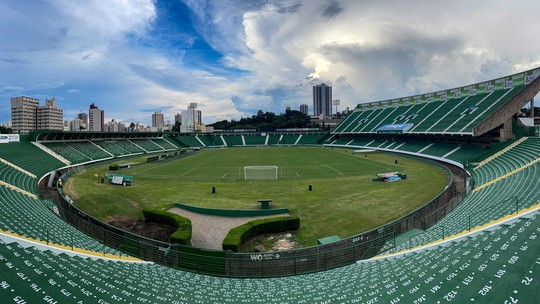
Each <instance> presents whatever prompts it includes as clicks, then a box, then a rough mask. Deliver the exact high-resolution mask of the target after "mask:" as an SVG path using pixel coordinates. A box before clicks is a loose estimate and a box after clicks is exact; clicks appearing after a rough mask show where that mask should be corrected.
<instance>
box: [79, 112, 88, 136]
mask: <svg viewBox="0 0 540 304" xmlns="http://www.w3.org/2000/svg"><path fill="white" fill-rule="evenodd" d="M77 119H80V120H81V125H80V126H79V128H80V129H79V130H77V131H82V130H88V114H87V113H84V112H81V113H79V114H77Z"/></svg>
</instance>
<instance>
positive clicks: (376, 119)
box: [0, 69, 540, 303]
mask: <svg viewBox="0 0 540 304" xmlns="http://www.w3.org/2000/svg"><path fill="white" fill-rule="evenodd" d="M539 75H540V69H533V70H528V71H524V72H522V73H518V74H514V75H509V76H505V77H501V78H498V79H493V80H487V81H485V82H482V83H477V84H469V85H466V86H463V87H459V88H453V89H448V90H443V91H439V92H431V93H426V94H421V95H416V96H407V97H402V98H395V99H391V100H384V101H379V102H374V103H369V104H361V105H359V106H358V107H357V108H356V109H355V110H354V111H353V112H351V114H349V115H348V116H347V117H346V118H345V119H344V121H343V122H342V123H341V124H339V125H338V126H337V127H336V128H335V129H334V130H333V131H332V132H331V133H329V134H328V133H320V134H319V133H317V132H316V133H306V132H301V131H300V132H289V133H282V134H279V133H275V134H274V133H272V134H270V133H268V134H266V133H265V134H261V133H258V134H253V133H250V134H233V135H230V134H217V135H216V134H192V135H185V134H180V135H179V134H166V133H161V132H146V133H145V132H138V133H107V132H99V133H91V132H84V133H76V132H72V133H69V132H53V131H38V132H35V133H32V134H30V135H29V136H18V135H9V136H3V137H2V142H3V143H2V144H1V146H0V158H1V159H0V160H1V164H0V190H1V191H2V195H1V197H0V203H1V206H2V208H1V210H0V212H1V214H0V230H1V233H0V240H1V242H0V260H1V261H2V263H1V264H0V269H1V271H0V273H2V275H1V277H0V281H1V282H0V287H1V288H0V296H1V297H2V299H9V300H11V301H13V302H16V303H38V302H48V303H153V302H158V303H379V302H381V303H442V302H455V303H463V302H473V301H475V302H480V303H495V302H504V303H535V302H538V300H539V295H538V288H539V287H540V272H539V265H540V252H539V250H538V248H540V240H539V238H538V234H539V233H540V225H539V223H540V218H539V213H538V212H539V207H540V205H539V203H540V193H539V192H538V189H540V184H539V183H540V163H539V161H540V139H539V138H538V135H539V134H540V132H539V130H538V128H537V127H536V128H535V127H530V126H525V125H523V123H522V120H521V119H520V118H519V117H518V116H517V113H518V112H519V111H520V110H521V108H522V107H523V106H524V105H527V104H528V103H529V102H531V101H532V100H533V98H534V96H535V95H536V94H537V93H538V92H539V91H540V77H538V76H539ZM302 145H309V146H317V147H316V148H315V149H326V151H328V150H330V151H332V149H333V150H337V151H343V150H347V151H348V152H347V155H349V154H350V152H351V151H364V152H358V153H359V154H360V155H362V153H368V152H365V151H367V150H370V151H380V152H381V153H382V152H384V153H383V154H384V155H386V154H388V155H397V156H399V155H406V156H407V157H409V158H411V157H412V158H413V159H425V160H429V161H430V162H433V163H437V164H444V166H445V167H446V168H447V169H448V172H449V174H450V175H452V174H453V175H454V176H455V177H458V178H456V180H461V181H462V183H461V186H460V185H458V184H456V183H451V184H449V185H447V186H445V187H444V190H443V191H442V192H440V193H439V194H438V195H437V196H436V197H435V198H434V199H432V200H430V201H429V202H428V203H425V204H424V205H422V206H421V207H419V208H416V209H414V210H412V211H410V212H409V213H407V214H406V215H403V216H401V217H400V218H398V219H395V220H392V221H389V222H387V223H384V224H382V225H380V226H378V227H377V228H374V229H370V230H368V231H358V233H357V234H355V235H353V236H350V237H345V238H343V239H339V240H335V241H333V242H329V243H326V244H321V245H315V246H307V247H304V248H298V249H294V250H285V251H279V252H275V251H272V252H261V253H257V254H254V253H236V252H232V251H224V250H208V249H204V248H197V247H193V246H189V245H181V244H177V243H174V244H170V243H164V242H160V241H156V240H152V239H148V238H144V237H140V236H137V235H133V234H131V233H128V232H126V231H122V230H120V229H118V228H115V227H112V226H110V225H107V224H105V223H104V222H102V221H100V220H98V219H97V218H95V217H93V216H92V215H91V214H88V213H86V212H84V211H82V210H81V209H79V208H77V207H76V206H75V205H76V204H74V201H73V200H75V201H76V199H72V198H70V197H69V196H67V195H66V194H65V193H64V192H63V190H62V187H60V186H59V187H57V185H58V184H62V183H64V182H66V181H68V182H69V177H70V176H73V177H74V178H77V174H80V173H81V171H84V170H88V171H90V170H91V168H92V167H93V166H99V165H101V164H106V165H108V164H109V163H111V161H116V162H118V160H121V162H122V163H124V164H126V163H129V160H130V159H131V158H132V157H141V156H143V157H144V158H145V159H146V160H147V161H150V162H154V161H156V162H160V164H162V165H163V166H164V167H166V166H167V165H168V164H169V163H168V161H169V160H168V159H173V160H174V159H175V158H181V157H185V155H187V154H189V153H195V154H196V153H200V152H197V150H202V152H205V151H206V150H216V151H217V152H219V150H221V149H223V150H224V151H225V150H232V151H242V149H253V147H252V148H246V147H243V146H255V147H267V146H269V147H270V149H274V148H275V149H278V148H280V147H273V146H285V147H290V146H302ZM282 148H284V147H282ZM255 149H256V148H255ZM310 149H311V148H309V149H303V150H302V153H306V154H309V153H310V151H314V150H310ZM188 150H189V151H191V150H196V151H195V152H185V151H188ZM261 151H265V150H264V149H261ZM366 155H367V154H366ZM366 157H368V156H366ZM360 158H361V157H360ZM350 161H351V162H353V161H355V160H354V159H351V160H350ZM396 162H397V161H396ZM171 164H172V163H171ZM249 165H251V164H249ZM254 165H256V166H259V165H272V164H254ZM351 166H352V165H351ZM389 169H392V168H389ZM121 170H124V169H121ZM121 170H120V171H119V172H123V171H121ZM163 170H165V169H163ZM283 170H285V169H283ZM336 170H339V169H336ZM381 170H382V169H381ZM202 171H205V170H202ZM234 172H236V174H237V175H236V176H235V179H237V180H241V181H240V182H245V181H242V179H243V178H246V176H247V173H244V174H242V172H241V171H240V172H238V171H234ZM270 172H271V173H270V174H269V175H270V177H271V179H276V178H277V179H278V180H279V179H280V176H279V174H281V178H285V179H286V177H287V171H285V172H281V173H279V171H278V170H277V169H275V168H272V170H271V171H270ZM290 172H296V174H298V171H290ZM222 173H223V172H220V173H219V174H220V175H221V174H222ZM377 173H384V172H380V170H379V171H377V169H373V170H372V172H371V174H372V175H375V174H377ZM407 173H409V172H407ZM228 174H232V173H231V172H229V171H226V172H224V173H223V175H225V176H226V175H228ZM261 174H262V175H260V176H258V177H261V176H262V177H263V178H268V176H265V175H267V174H268V173H261ZM291 174H292V173H291ZM83 175H84V174H81V175H80V176H83ZM223 175H222V176H223ZM298 175H300V174H298ZM283 176H285V177H283ZM392 176H393V175H392ZM382 177H384V178H386V177H388V176H386V175H384V176H382ZM254 178H257V176H255V177H254ZM328 178H331V177H328ZM122 181H123V180H120V181H119V182H120V183H122ZM117 182H118V180H117ZM129 182H130V183H131V182H133V183H134V186H131V187H136V186H138V183H142V182H140V181H139V180H138V178H137V176H135V178H134V179H131V180H129ZM212 182H214V181H212ZM265 183H266V184H268V183H271V181H266V182H265ZM399 183H401V182H399ZM399 183H396V185H397V184H399ZM96 184H99V180H98V181H97V182H96ZM269 187H270V186H269ZM121 188H122V189H124V188H125V189H129V188H130V186H126V187H121ZM207 190H208V189H207ZM217 190H218V192H219V191H220V188H219V187H218V189H217ZM314 190H315V191H316V190H317V188H316V187H315V189H314ZM304 193H308V192H307V191H306V192H304ZM306 195H307V194H306ZM267 210H275V209H273V208H269V209H267Z"/></svg>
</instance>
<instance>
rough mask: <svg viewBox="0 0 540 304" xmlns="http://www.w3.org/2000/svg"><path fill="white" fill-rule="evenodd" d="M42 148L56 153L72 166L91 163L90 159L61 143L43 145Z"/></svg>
mask: <svg viewBox="0 0 540 304" xmlns="http://www.w3.org/2000/svg"><path fill="white" fill-rule="evenodd" d="M43 145H44V146H46V147H47V148H49V149H51V150H53V151H54V152H55V153H58V154H59V155H61V156H62V157H64V158H66V159H68V160H69V161H70V162H71V163H72V164H78V163H84V162H89V161H92V159H91V158H90V157H88V156H87V155H85V154H83V153H82V152H80V151H78V150H76V149H75V148H73V147H71V146H68V145H66V144H65V143H61V142H51V143H44V144H43Z"/></svg>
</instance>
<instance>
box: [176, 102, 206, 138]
mask: <svg viewBox="0 0 540 304" xmlns="http://www.w3.org/2000/svg"><path fill="white" fill-rule="evenodd" d="M203 128H204V125H203V123H202V112H201V111H199V110H197V103H195V102H192V103H190V104H189V107H188V108H187V110H184V111H182V127H181V132H196V131H201V130H202V129H203Z"/></svg>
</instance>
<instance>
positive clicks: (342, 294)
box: [0, 213, 540, 303]
mask: <svg viewBox="0 0 540 304" xmlns="http://www.w3.org/2000/svg"><path fill="white" fill-rule="evenodd" d="M539 221H540V220H539V216H538V213H536V214H534V215H530V216H529V217H526V218H521V219H518V220H515V221H513V222H511V223H507V224H505V225H500V226H497V227H494V228H492V229H491V230H486V231H482V232H479V233H477V234H475V235H471V236H470V237H467V238H463V239H461V240H456V241H454V242H451V243H450V242H449V243H446V244H444V245H440V246H433V247H432V248H430V249H429V250H424V251H416V252H411V253H408V254H407V255H401V256H397V257H393V258H382V259H375V260H367V261H362V262H359V263H357V264H355V265H350V266H345V267H341V268H337V269H333V270H328V271H325V272H319V273H314V274H306V275H302V276H293V277H282V278H270V279H234V278H220V277H209V276H204V275H199V274H193V273H187V272H184V271H180V270H173V269H168V268H166V267H164V266H160V265H154V264H143V263H128V262H117V261H110V260H103V259H84V258H81V257H77V256H74V257H71V256H67V255H64V254H61V255H57V254H54V253H52V252H50V251H42V250H38V249H36V248H33V247H29V248H24V247H22V246H21V245H19V244H17V243H6V242H4V241H0V256H1V258H2V260H4V261H5V262H3V263H0V269H1V272H2V273H3V277H2V279H3V282H2V283H3V286H5V288H2V289H0V296H2V297H3V298H16V299H21V300H25V301H27V302H28V303H30V302H37V301H40V300H42V299H44V298H45V299H52V300H53V301H54V300H56V301H58V302H69V301H78V300H87V301H95V302H101V303H104V302H107V303H125V302H133V303H134V302H138V303H143V302H156V301H158V302H161V303H244V302H251V303H379V302H385V303H397V302H402V303H415V301H416V302H418V301H421V302H425V303H438V302H442V301H444V302H455V303H464V302H471V301H477V302H479V303H493V302H497V301H501V300H503V299H505V300H512V301H514V303H517V301H519V302H520V303H521V302H523V303H533V302H531V301H530V300H531V299H535V298H537V296H538V294H537V293H536V292H537V290H535V286H536V285H537V283H536V282H534V280H536V279H537V278H538V276H539V271H538V269H539V268H538V263H539V262H540V256H539V253H538V251H537V250H535V248H538V247H539V246H540V238H539V237H538V234H539V233H540V231H539V230H538V226H539V224H540V223H539ZM508 248H515V249H511V250H509V249H508ZM18 273H19V274H21V273H22V274H23V275H22V276H21V275H18ZM70 282H71V283H70ZM531 282H534V284H530V283H531ZM531 296H532V298H529V297H531ZM419 299H420V300H419Z"/></svg>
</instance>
